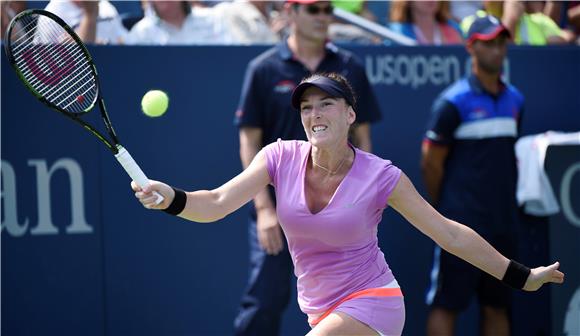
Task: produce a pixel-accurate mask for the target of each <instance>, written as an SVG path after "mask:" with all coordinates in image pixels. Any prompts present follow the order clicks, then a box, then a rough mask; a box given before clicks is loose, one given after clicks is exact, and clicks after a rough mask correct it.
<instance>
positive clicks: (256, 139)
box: [240, 127, 284, 255]
mask: <svg viewBox="0 0 580 336" xmlns="http://www.w3.org/2000/svg"><path fill="white" fill-rule="evenodd" d="M262 136H263V131H262V129H261V128H258V127H242V128H240V159H241V161H242V165H243V167H244V168H246V167H248V166H249V165H250V162H252V160H253V159H254V157H255V155H256V154H257V153H258V152H259V151H260V149H261V147H262ZM254 207H255V208H256V216H257V219H256V221H257V223H256V226H257V228H256V230H257V234H258V241H259V243H260V246H262V248H263V249H264V250H265V251H266V253H268V254H273V255H275V254H278V253H279V252H280V251H281V250H282V248H283V247H284V243H283V239H284V238H283V237H282V232H281V228H280V225H279V224H278V216H277V215H276V208H275V206H274V202H273V201H272V199H271V197H270V193H269V192H268V188H266V187H264V188H263V189H262V190H261V191H260V192H258V194H256V196H255V197H254Z"/></svg>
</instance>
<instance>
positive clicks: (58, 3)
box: [45, 0, 127, 44]
mask: <svg viewBox="0 0 580 336" xmlns="http://www.w3.org/2000/svg"><path fill="white" fill-rule="evenodd" d="M45 9H46V10H47V11H49V12H52V13H54V14H56V15H57V16H59V17H60V18H61V19H63V20H64V22H66V23H67V24H68V25H69V26H70V27H71V28H73V29H74V30H75V32H76V33H77V34H78V35H79V37H80V38H81V40H83V42H85V43H95V44H122V43H124V41H125V38H126V36H127V30H126V29H125V27H124V26H123V23H122V21H121V18H120V17H119V13H118V12H117V9H115V6H113V5H112V4H111V3H110V2H109V1H106V0H100V1H80V0H51V1H50V2H49V3H48V4H47V5H46V7H45Z"/></svg>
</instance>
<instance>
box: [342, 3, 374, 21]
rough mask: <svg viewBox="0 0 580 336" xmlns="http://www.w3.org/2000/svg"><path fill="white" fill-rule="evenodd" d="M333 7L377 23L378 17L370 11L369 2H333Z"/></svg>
mask: <svg viewBox="0 0 580 336" xmlns="http://www.w3.org/2000/svg"><path fill="white" fill-rule="evenodd" d="M332 6H333V7H334V8H340V9H343V10H345V11H347V12H351V13H353V14H356V15H359V16H361V17H363V18H365V19H367V20H369V21H372V22H376V21H377V17H376V15H375V14H374V13H373V12H372V11H370V10H369V6H368V3H367V0H332Z"/></svg>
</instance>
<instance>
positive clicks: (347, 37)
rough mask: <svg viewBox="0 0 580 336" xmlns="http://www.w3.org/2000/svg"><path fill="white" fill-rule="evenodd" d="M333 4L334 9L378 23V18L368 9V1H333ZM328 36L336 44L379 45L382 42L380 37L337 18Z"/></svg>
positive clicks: (329, 29)
mask: <svg viewBox="0 0 580 336" xmlns="http://www.w3.org/2000/svg"><path fill="white" fill-rule="evenodd" d="M331 3H332V6H333V7H334V8H338V9H342V10H344V11H347V12H350V13H352V14H356V15H358V16H360V17H362V18H364V19H366V20H369V21H371V22H376V21H377V17H376V16H375V15H374V14H373V12H371V11H370V10H369V9H368V5H367V1H366V0H333V1H332V2H331ZM328 35H329V37H330V39H331V40H332V41H334V42H335V43H358V44H379V43H381V42H382V40H381V39H380V38H379V37H377V36H375V35H373V34H371V33H369V32H367V31H365V30H364V29H362V28H360V27H357V26H355V25H353V24H350V23H349V22H345V21H343V20H340V19H338V18H335V20H334V21H333V22H332V23H331V25H330V27H329V28H328Z"/></svg>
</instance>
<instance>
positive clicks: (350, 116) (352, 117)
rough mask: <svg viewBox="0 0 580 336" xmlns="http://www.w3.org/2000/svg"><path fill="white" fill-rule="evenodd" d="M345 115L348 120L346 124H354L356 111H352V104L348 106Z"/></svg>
mask: <svg viewBox="0 0 580 336" xmlns="http://www.w3.org/2000/svg"><path fill="white" fill-rule="evenodd" d="M346 113H347V114H348V115H347V120H348V124H349V125H352V124H354V122H355V121H356V112H355V111H354V109H353V108H352V106H350V105H349V106H348V110H347V111H346Z"/></svg>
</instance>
